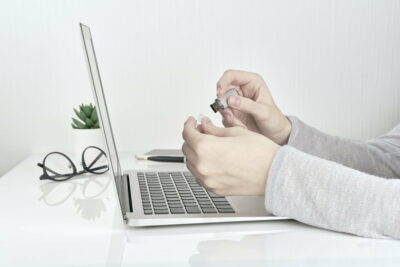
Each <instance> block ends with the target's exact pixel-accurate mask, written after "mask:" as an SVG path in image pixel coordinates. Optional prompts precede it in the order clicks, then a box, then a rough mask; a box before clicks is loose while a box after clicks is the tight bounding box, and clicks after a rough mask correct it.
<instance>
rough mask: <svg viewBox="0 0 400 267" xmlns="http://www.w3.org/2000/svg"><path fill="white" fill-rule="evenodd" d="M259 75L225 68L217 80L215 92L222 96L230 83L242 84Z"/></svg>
mask: <svg viewBox="0 0 400 267" xmlns="http://www.w3.org/2000/svg"><path fill="white" fill-rule="evenodd" d="M258 77H259V76H258V74H256V73H253V72H247V71H241V70H227V71H225V72H224V74H223V75H222V76H221V78H220V79H219V81H218V82H217V90H218V91H217V92H218V93H217V94H218V96H222V95H223V94H225V92H226V91H228V90H229V89H230V88H231V87H230V86H231V85H237V86H242V85H246V84H248V83H249V82H250V81H252V80H254V79H257V78H258Z"/></svg>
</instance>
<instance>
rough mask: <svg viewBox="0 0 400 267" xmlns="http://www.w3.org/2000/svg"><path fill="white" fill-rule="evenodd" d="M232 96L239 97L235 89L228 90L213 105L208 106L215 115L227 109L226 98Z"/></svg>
mask: <svg viewBox="0 0 400 267" xmlns="http://www.w3.org/2000/svg"><path fill="white" fill-rule="evenodd" d="M232 95H239V94H238V92H237V91H236V89H229V90H228V91H227V92H226V93H225V94H224V95H223V96H221V97H219V98H217V99H215V101H214V103H212V104H211V105H210V107H211V108H212V110H213V111H214V112H215V113H217V112H218V111H220V110H223V109H224V108H227V107H228V103H227V101H228V97H230V96H232Z"/></svg>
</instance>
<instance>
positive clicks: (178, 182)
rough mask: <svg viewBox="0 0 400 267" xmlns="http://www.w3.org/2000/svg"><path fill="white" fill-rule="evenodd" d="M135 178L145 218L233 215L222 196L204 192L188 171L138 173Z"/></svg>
mask: <svg viewBox="0 0 400 267" xmlns="http://www.w3.org/2000/svg"><path fill="white" fill-rule="evenodd" d="M137 177H138V181H139V189H140V194H141V198H142V204H143V212H144V214H146V215H152V214H201V213H206V214H210V213H211V214H212V213H235V211H234V209H233V208H232V206H231V205H230V204H229V202H228V201H227V200H226V198H225V197H221V196H218V195H216V194H214V193H212V192H209V191H207V190H205V189H204V187H202V186H201V185H199V184H198V183H197V182H196V178H195V177H194V176H193V175H192V174H191V173H190V172H138V173H137Z"/></svg>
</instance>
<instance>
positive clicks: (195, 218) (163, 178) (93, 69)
mask: <svg viewBox="0 0 400 267" xmlns="http://www.w3.org/2000/svg"><path fill="white" fill-rule="evenodd" d="M79 26H80V30H81V34H82V40H83V48H84V54H85V58H86V62H87V66H88V70H89V78H90V82H91V84H92V89H93V96H94V100H95V104H96V107H97V113H98V117H99V121H100V126H101V129H102V132H103V134H104V140H105V146H106V150H107V151H106V153H107V156H108V161H109V165H110V175H112V176H113V177H112V178H113V179H114V181H115V185H116V192H117V194H118V198H119V203H120V207H121V211H122V215H123V219H124V221H125V223H126V224H127V225H129V226H157V225H177V224H197V223H221V222H238V221H261V220H280V219H287V218H284V217H275V216H273V215H272V214H268V212H267V211H266V210H265V207H264V197H262V196H228V197H224V196H218V195H216V194H214V193H212V192H209V191H207V190H206V189H205V188H203V187H202V186H200V185H199V184H198V183H197V182H196V177H194V176H193V175H192V174H191V173H190V172H189V171H182V169H180V170H178V169H171V170H167V171H149V170H125V171H124V172H122V170H121V165H120V161H119V158H118V151H117V147H116V145H115V139H114V135H113V130H112V127H111V120H110V115H109V112H108V109H107V104H106V99H105V95H104V90H103V86H102V82H101V78H100V72H99V67H98V64H97V59H96V54H95V51H94V46H93V39H92V35H91V32H90V28H89V27H88V26H86V25H84V24H82V23H80V25H79ZM132 160H134V157H133V156H132ZM171 168H172V167H171Z"/></svg>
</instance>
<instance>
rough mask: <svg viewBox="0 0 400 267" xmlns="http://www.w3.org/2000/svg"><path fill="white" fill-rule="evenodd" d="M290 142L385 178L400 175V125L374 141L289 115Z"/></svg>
mask: <svg viewBox="0 0 400 267" xmlns="http://www.w3.org/2000/svg"><path fill="white" fill-rule="evenodd" d="M288 118H289V120H290V121H291V123H292V131H291V134H290V136H289V140H288V145H290V146H293V147H295V148H297V149H298V150H301V151H303V152H305V153H308V154H311V155H315V156H317V157H320V158H323V159H327V160H330V161H334V162H338V163H341V164H343V165H345V166H348V167H350V168H353V169H356V170H359V171H362V172H366V173H368V174H373V175H377V176H382V177H400V164H399V162H400V128H399V127H398V128H397V129H394V131H392V132H391V133H390V134H387V135H384V136H382V137H380V138H376V139H373V140H371V141H359V140H352V139H348V138H342V137H337V136H332V135H328V134H325V133H323V132H321V131H319V130H317V129H315V128H313V127H310V126H308V125H307V124H305V123H304V122H302V121H301V120H299V119H298V118H296V117H293V116H289V117H288Z"/></svg>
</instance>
